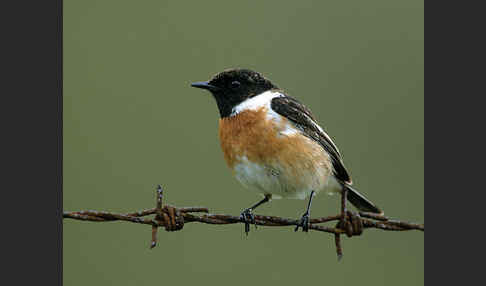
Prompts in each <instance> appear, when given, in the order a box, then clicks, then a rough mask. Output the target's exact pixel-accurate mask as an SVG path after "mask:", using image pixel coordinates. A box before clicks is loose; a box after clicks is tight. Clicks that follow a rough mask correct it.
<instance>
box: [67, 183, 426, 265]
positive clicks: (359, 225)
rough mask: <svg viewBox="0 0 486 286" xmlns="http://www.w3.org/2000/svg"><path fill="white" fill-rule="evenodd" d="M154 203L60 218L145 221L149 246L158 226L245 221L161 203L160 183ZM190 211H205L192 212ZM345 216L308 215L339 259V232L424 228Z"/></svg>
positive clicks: (288, 222)
mask: <svg viewBox="0 0 486 286" xmlns="http://www.w3.org/2000/svg"><path fill="white" fill-rule="evenodd" d="M156 195H157V196H156V206H155V208H151V209H145V210H141V211H137V212H132V213H113V212H106V211H93V210H87V211H74V212H64V213H63V218H70V219H76V220H84V221H95V222H106V221H119V220H121V221H127V222H132V223H139V224H147V225H151V226H152V239H151V243H150V248H154V247H155V246H156V245H157V230H158V228H159V227H164V228H165V230H166V231H178V230H181V229H182V228H183V227H184V224H185V223H189V222H199V223H205V224H235V223H245V222H244V221H243V220H242V219H241V218H240V216H232V215H225V214H210V213H209V209H208V208H205V207H182V208H177V207H174V206H171V205H165V206H163V204H162V199H163V190H162V187H161V186H160V185H158V187H157V192H156ZM193 213H204V214H200V215H195V214H193ZM346 214H347V218H346V220H344V221H345V223H344V224H345V225H342V224H343V220H342V216H341V214H339V215H334V216H327V217H321V218H313V219H310V225H309V229H311V230H315V231H321V232H327V233H331V234H333V235H334V237H335V244H336V252H337V256H338V259H341V257H342V255H343V251H342V245H341V235H342V234H344V235H346V236H348V237H352V236H359V235H361V234H362V233H363V230H364V229H366V228H376V229H381V230H388V231H406V230H420V231H425V226H424V224H419V223H409V222H403V221H399V220H394V219H391V218H389V217H386V216H384V215H378V214H375V213H368V212H352V211H349V210H347V211H346ZM148 215H155V217H154V218H147V216H148ZM331 221H337V224H336V225H335V226H334V227H330V226H325V225H320V224H322V223H325V222H331ZM298 223H299V220H297V219H291V218H283V217H277V216H262V215H255V222H254V224H255V225H263V226H292V225H293V226H295V225H298Z"/></svg>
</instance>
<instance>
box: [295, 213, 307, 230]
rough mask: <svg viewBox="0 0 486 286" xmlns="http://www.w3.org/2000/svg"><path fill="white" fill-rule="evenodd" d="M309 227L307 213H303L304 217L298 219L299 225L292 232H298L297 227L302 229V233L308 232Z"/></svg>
mask: <svg viewBox="0 0 486 286" xmlns="http://www.w3.org/2000/svg"><path fill="white" fill-rule="evenodd" d="M309 225H310V217H309V212H305V213H304V215H302V217H301V218H300V221H299V223H298V224H297V226H296V227H295V229H294V231H298V230H299V227H302V231H304V232H308V231H309Z"/></svg>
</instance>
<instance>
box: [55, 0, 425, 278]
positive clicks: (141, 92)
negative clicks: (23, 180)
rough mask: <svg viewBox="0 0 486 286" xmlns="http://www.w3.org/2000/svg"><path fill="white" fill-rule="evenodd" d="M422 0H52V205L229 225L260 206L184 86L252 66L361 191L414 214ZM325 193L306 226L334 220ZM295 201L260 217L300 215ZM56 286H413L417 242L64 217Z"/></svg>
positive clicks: (401, 237) (419, 193)
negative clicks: (158, 189)
mask: <svg viewBox="0 0 486 286" xmlns="http://www.w3.org/2000/svg"><path fill="white" fill-rule="evenodd" d="M423 18H424V12H423V1H416V0H413V1H404V0H402V1H390V0H386V1H385V0H372V1H358V0H354V1H162V0H158V1H121V0H116V1H115V0H96V1H94V0H84V1H73V0H65V1H64V112H63V114H64V119H63V121H64V131H63V132H64V161H63V164H64V195H63V196H64V201H63V204H64V210H66V211H71V210H84V209H96V210H109V211H120V212H125V211H131V210H138V209H143V208H150V207H153V206H154V189H155V186H156V184H158V183H160V184H162V185H163V186H164V187H165V190H166V202H168V203H171V204H175V205H177V206H198V205H202V206H206V207H209V208H210V210H211V212H214V213H229V214H233V215H238V214H239V213H240V212H241V210H242V209H243V208H245V207H248V206H249V205H250V204H251V203H254V202H256V201H257V200H258V199H260V197H258V196H257V195H256V194H255V193H253V192H250V191H247V190H245V189H244V188H243V187H242V186H240V185H239V183H238V182H237V181H236V180H235V179H234V178H233V177H232V176H231V173H230V171H229V169H227V167H226V165H225V163H224V161H223V156H222V152H221V150H220V147H219V142H218V137H217V125H218V116H219V115H218V111H217V107H216V104H215V102H214V100H213V98H211V96H210V95H209V93H207V92H203V91H201V90H197V89H194V88H191V87H190V86H189V84H190V83H191V82H193V81H200V80H207V79H209V78H210V77H211V76H213V75H214V74H216V73H217V72H220V71H222V70H223V69H225V68H230V67H244V68H251V69H255V70H257V71H259V72H261V73H263V74H264V75H265V76H267V77H268V78H270V79H271V80H272V81H273V82H274V83H276V84H277V85H278V86H280V87H281V88H284V89H285V90H286V91H287V92H288V93H289V94H290V95H292V96H294V97H297V98H298V99H300V100H301V101H302V102H304V103H305V104H306V105H307V106H309V107H311V109H312V111H313V112H314V114H315V115H316V117H317V118H318V119H319V121H320V123H321V124H322V125H323V126H325V128H326V130H327V131H328V132H329V133H330V134H331V136H332V137H333V138H334V140H335V142H336V143H337V145H338V146H339V148H340V150H341V152H342V153H343V156H344V161H345V164H346V166H347V167H348V168H349V170H350V172H351V174H352V176H353V179H354V182H355V186H356V187H357V188H358V189H359V190H361V191H362V192H363V193H365V194H366V195H367V196H368V197H369V198H370V199H372V200H373V201H375V202H376V203H377V204H378V205H379V206H381V207H382V208H383V209H384V210H385V213H386V214H387V215H389V216H392V217H396V218H400V219H403V220H408V221H424V199H423V195H424V187H423V186H424V104H423V96H424V94H423V89H424V57H423V47H424V32H423V27H424V21H423ZM338 198H339V197H338V196H333V197H329V196H327V195H324V194H321V195H319V196H317V197H316V200H315V202H314V208H313V212H312V215H313V216H324V215H332V214H336V213H337V211H338V205H339V203H338V201H339V199H338ZM305 204H306V202H304V201H299V200H274V201H272V203H271V204H268V205H265V206H262V207H261V208H260V209H258V211H257V212H256V213H259V214H269V215H279V216H285V217H293V218H298V217H300V215H301V214H302V212H303V211H304V208H305ZM63 232H64V244H63V251H64V285H83V286H85V285H120V286H121V285H149V284H150V285H159V284H160V285H171V284H174V283H175V285H187V284H189V283H191V284H194V283H197V284H198V285H227V284H229V285H248V284H250V283H252V284H256V285H260V284H264V285H295V284H296V283H301V284H302V283H309V285H315V284H318V283H319V284H329V285H336V284H338V285H350V284H356V285H358V284H359V285H422V284H423V280H424V234H423V233H421V232H418V231H411V232H383V231H379V230H367V231H366V232H365V233H364V235H363V236H362V237H358V238H351V239H349V238H343V239H344V241H343V246H344V257H343V260H342V261H341V262H339V263H338V262H337V260H336V254H335V247H334V240H333V236H331V235H329V234H326V233H318V232H310V233H308V234H305V233H302V232H298V233H294V232H293V228H292V227H285V228H269V227H267V228H265V227H260V228H259V229H258V230H256V231H255V230H254V229H253V228H252V231H251V233H250V235H249V236H248V237H245V235H244V233H243V225H230V226H212V225H202V224H195V223H193V224H187V225H186V226H185V228H184V230H183V231H181V232H175V233H167V232H165V231H162V232H161V233H160V234H159V242H160V244H159V246H158V247H156V248H155V249H153V250H150V249H149V241H150V233H151V229H150V227H148V226H145V225H136V224H130V223H124V222H113V223H92V222H80V221H74V220H65V221H64V230H63Z"/></svg>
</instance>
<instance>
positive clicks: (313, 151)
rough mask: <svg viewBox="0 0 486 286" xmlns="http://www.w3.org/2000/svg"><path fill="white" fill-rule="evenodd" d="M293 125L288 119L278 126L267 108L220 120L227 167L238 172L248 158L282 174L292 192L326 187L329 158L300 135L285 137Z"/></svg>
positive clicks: (220, 135)
mask: <svg viewBox="0 0 486 286" xmlns="http://www.w3.org/2000/svg"><path fill="white" fill-rule="evenodd" d="M289 124H290V122H289V121H288V120H287V119H286V118H284V117H281V118H280V119H279V120H277V122H276V121H275V120H272V119H270V118H268V117H267V110H266V108H265V107H262V108H260V109H258V110H245V111H242V112H240V113H238V114H237V115H235V116H232V117H228V118H223V119H220V121H219V138H220V143H221V148H222V150H223V153H224V158H225V160H226V163H227V164H228V166H229V167H230V168H231V169H233V170H234V167H235V166H236V165H238V164H239V163H241V162H242V158H243V157H245V160H247V161H249V162H251V163H255V164H258V165H261V166H263V167H264V168H267V167H268V168H269V169H271V170H276V171H277V172H278V173H282V180H283V179H285V180H286V182H285V185H286V186H288V189H289V190H288V191H299V189H303V188H307V187H309V188H311V187H312V188H314V189H316V188H319V187H320V186H321V185H324V184H325V183H326V181H327V177H328V175H329V173H330V170H331V168H332V167H331V162H330V160H329V156H328V155H327V153H326V152H325V151H324V150H323V149H322V147H321V146H320V145H319V144H317V143H316V142H314V141H313V140H311V139H309V138H307V137H305V136H304V135H302V134H300V133H296V134H294V135H290V136H287V135H283V134H281V133H280V132H282V131H283V130H285V129H286V128H288V125H289ZM286 188H287V187H286ZM282 191H285V190H282Z"/></svg>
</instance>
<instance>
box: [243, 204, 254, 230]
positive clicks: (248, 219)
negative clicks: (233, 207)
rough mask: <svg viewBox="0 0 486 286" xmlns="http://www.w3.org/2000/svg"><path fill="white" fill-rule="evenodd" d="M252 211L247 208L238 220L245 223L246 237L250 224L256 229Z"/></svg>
mask: <svg viewBox="0 0 486 286" xmlns="http://www.w3.org/2000/svg"><path fill="white" fill-rule="evenodd" d="M252 211H253V210H252V209H251V208H247V209H245V210H244V211H243V212H242V213H241V215H240V219H241V220H242V221H243V222H244V223H245V233H246V235H248V233H249V232H250V224H254V225H255V228H256V223H255V215H254V214H253V212H252Z"/></svg>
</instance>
